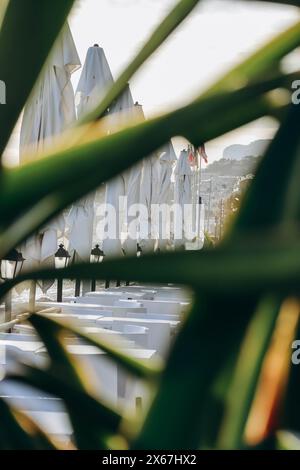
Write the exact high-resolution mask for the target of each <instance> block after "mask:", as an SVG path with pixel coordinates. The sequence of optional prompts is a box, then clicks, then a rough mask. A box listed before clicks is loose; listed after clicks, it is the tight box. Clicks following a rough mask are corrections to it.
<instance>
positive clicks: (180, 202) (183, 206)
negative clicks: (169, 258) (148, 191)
mask: <svg viewBox="0 0 300 470" xmlns="http://www.w3.org/2000/svg"><path fill="white" fill-rule="evenodd" d="M188 156H189V155H188V152H187V150H183V151H182V152H181V153H180V156H179V159H178V161H177V165H176V168H175V203H176V205H177V207H178V209H179V210H178V212H177V213H176V216H175V233H176V237H177V238H176V240H175V246H179V245H183V244H184V243H185V241H186V234H187V232H188V230H189V229H190V228H191V227H192V216H193V197H192V182H193V172H192V169H191V166H190V164H189V161H188ZM179 232H180V236H179ZM178 236H179V237H178Z"/></svg>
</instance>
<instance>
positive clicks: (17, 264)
mask: <svg viewBox="0 0 300 470" xmlns="http://www.w3.org/2000/svg"><path fill="white" fill-rule="evenodd" d="M24 261H25V260H24V258H23V255H22V253H20V252H18V251H17V250H12V251H11V252H10V253H9V255H8V256H7V257H6V258H4V259H3V260H2V261H1V277H2V279H14V278H15V277H17V276H18V275H19V274H20V272H21V271H22V267H23V264H24Z"/></svg>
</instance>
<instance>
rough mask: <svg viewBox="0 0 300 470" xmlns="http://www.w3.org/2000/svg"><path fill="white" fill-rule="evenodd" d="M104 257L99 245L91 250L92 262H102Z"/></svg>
mask: <svg viewBox="0 0 300 470" xmlns="http://www.w3.org/2000/svg"><path fill="white" fill-rule="evenodd" d="M103 259H104V253H103V251H102V250H101V249H100V247H99V245H96V246H95V248H93V250H92V251H91V256H90V261H91V263H102V261H103Z"/></svg>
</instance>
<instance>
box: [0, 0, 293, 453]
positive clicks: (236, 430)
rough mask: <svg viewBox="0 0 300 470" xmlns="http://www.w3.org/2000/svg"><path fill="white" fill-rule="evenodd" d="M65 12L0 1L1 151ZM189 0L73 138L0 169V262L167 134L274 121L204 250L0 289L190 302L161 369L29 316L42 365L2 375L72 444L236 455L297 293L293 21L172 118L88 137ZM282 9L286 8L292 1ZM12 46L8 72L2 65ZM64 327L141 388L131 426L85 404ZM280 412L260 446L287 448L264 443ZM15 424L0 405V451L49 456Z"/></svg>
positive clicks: (40, 440)
mask: <svg viewBox="0 0 300 470" xmlns="http://www.w3.org/2000/svg"><path fill="white" fill-rule="evenodd" d="M72 3H73V2H72V1H66V2H58V1H52V2H51V3H49V2H46V1H45V2H44V1H43V2H39V7H38V8H37V7H36V1H34V2H33V1H30V0H26V1H25V0H24V2H17V1H16V0H10V2H9V5H8V9H7V11H6V15H5V17H4V21H3V24H2V29H1V30H0V70H1V73H2V71H3V70H5V76H3V77H1V79H5V80H6V81H7V83H8V84H11V83H12V84H13V89H14V92H15V95H14V97H13V99H11V100H9V102H10V104H9V106H3V107H0V123H1V132H0V150H1V152H2V150H3V149H4V148H5V146H6V144H7V141H8V138H9V136H10V134H11V132H12V129H13V127H14V125H15V123H16V121H17V118H18V116H19V114H20V112H21V110H22V108H23V106H24V104H25V102H26V99H28V96H29V94H30V91H31V90H32V87H33V85H34V82H35V80H36V78H37V76H38V73H39V71H40V69H41V67H42V65H43V63H44V62H45V59H46V57H47V55H48V53H49V51H50V48H51V46H52V44H53V42H54V40H55V37H56V35H57V33H58V32H59V30H60V29H61V27H62V25H63V23H64V21H65V19H66V16H67V14H68V12H69V9H70V8H71V6H72ZM197 3H198V2H197V1H192V0H182V1H180V2H179V3H178V5H177V6H176V7H175V8H174V9H173V10H172V11H171V13H170V14H169V15H168V17H167V18H166V19H165V20H164V22H163V23H162V24H161V25H160V26H159V27H158V29H157V30H156V32H154V34H153V35H152V37H151V38H150V40H149V42H148V43H147V45H146V46H145V47H144V48H143V50H142V51H141V52H140V53H139V54H138V55H137V57H136V58H135V59H134V61H133V62H132V64H130V65H129V67H128V68H127V69H126V70H125V71H124V73H123V74H121V76H120V78H119V80H117V82H116V84H115V85H114V87H113V88H112V89H111V90H109V91H108V94H107V95H106V96H105V97H104V99H103V101H102V102H101V103H99V106H98V107H97V109H96V110H95V111H94V112H93V113H92V114H91V115H89V116H88V117H87V118H86V119H85V121H84V123H83V122H81V123H79V125H78V126H77V128H76V129H74V130H73V136H72V142H73V143H72V144H70V143H69V144H67V145H66V144H64V145H63V146H62V147H61V148H60V149H56V150H53V152H49V154H48V155H46V156H45V158H43V159H40V160H37V161H34V162H32V163H30V164H27V165H24V166H22V167H19V168H16V169H10V170H8V169H5V168H3V169H2V171H1V175H0V178H1V185H0V214H1V219H0V255H1V256H3V255H5V254H6V253H7V252H8V251H9V250H10V249H11V248H12V247H13V246H15V245H17V244H18V243H20V242H21V241H23V240H24V239H26V237H28V236H29V235H30V234H31V233H33V232H34V231H35V230H36V229H37V228H38V227H39V226H41V225H42V224H44V223H45V222H46V221H47V220H49V218H51V217H53V216H54V215H56V214H57V213H59V212H60V211H61V210H63V209H64V208H65V207H67V206H68V205H69V204H70V203H72V202H73V201H74V200H76V199H78V198H80V197H81V196H83V195H85V194H87V193H88V192H89V191H91V190H93V189H95V188H96V187H97V186H98V185H99V184H100V183H102V182H104V181H107V180H108V179H110V178H112V177H113V176H115V175H116V174H117V173H119V172H122V171H123V170H125V169H126V168H128V167H129V166H131V165H133V164H134V163H136V162H137V161H138V160H141V159H142V158H145V157H147V156H148V155H150V154H151V153H152V152H153V151H155V150H156V149H158V148H160V147H161V146H162V144H164V143H165V142H167V141H168V140H169V139H170V138H171V137H173V136H177V135H181V136H184V137H186V138H188V139H189V140H190V141H191V142H192V143H193V144H195V145H197V144H198V145H199V144H200V143H202V142H204V141H208V140H210V139H213V138H216V137H219V136H221V135H223V134H224V133H226V132H228V131H230V130H233V129H236V128H238V127H240V126H242V125H244V124H246V123H248V122H251V121H253V120H255V119H257V118H260V117H262V116H267V115H268V116H273V117H275V118H276V119H278V120H279V123H280V127H279V131H278V133H277V135H276V137H275V138H274V140H273V141H272V143H271V145H270V147H269V149H268V150H267V152H266V155H265V156H264V157H263V158H262V160H261V163H260V165H259V167H258V170H257V174H256V176H255V178H254V180H253V183H252V184H251V186H250V188H249V190H248V191H247V193H246V197H245V198H244V201H243V204H242V207H241V210H240V212H239V215H238V217H237V218H236V221H235V224H234V225H233V227H232V229H231V231H230V233H229V234H228V236H227V237H226V240H224V241H223V243H221V244H220V245H218V246H217V247H216V248H212V247H211V248H208V249H205V250H203V251H202V252H193V253H189V252H185V253H183V252H178V253H166V254H160V255H157V254H156V255H154V254H153V255H147V256H143V257H142V258H140V259H137V258H128V259H122V260H118V259H116V260H111V261H105V262H103V263H101V265H87V264H86V265H76V266H71V267H70V268H67V269H65V270H60V271H55V270H43V271H34V272H29V273H26V274H22V276H20V277H19V278H18V279H16V280H15V281H12V282H5V283H3V284H1V285H0V295H1V296H4V295H5V294H6V293H7V292H8V290H10V289H11V288H12V287H13V286H14V285H15V284H16V283H18V282H21V281H24V280H37V279H53V278H77V277H80V278H81V279H90V278H94V279H120V278H122V279H124V280H132V279H134V280H137V281H141V282H156V283H157V282H161V283H167V282H172V283H178V284H183V285H187V286H190V287H191V288H192V289H193V290H194V292H195V300H194V304H193V307H192V308H191V311H190V312H189V314H188V316H187V318H186V320H185V321H184V322H183V326H182V328H181V331H180V333H179V335H178V337H177V339H176V341H175V343H174V345H173V348H172V350H171V352H170V356H169V359H168V361H167V363H166V364H165V365H162V364H154V365H153V366H152V367H149V366H145V365H144V364H143V363H141V362H139V361H135V360H132V359H131V358H128V357H127V356H126V355H125V354H124V353H122V352H120V351H118V350H116V349H115V348H114V347H113V346H112V345H110V344H107V343H106V342H105V341H104V340H99V339H95V338H94V337H88V336H87V335H85V334H83V333H82V332H81V331H79V330H78V329H76V328H75V327H71V326H70V325H69V324H65V323H63V322H61V321H54V320H51V319H50V318H47V317H45V316H41V315H36V314H33V315H32V316H31V318H30V321H31V323H32V325H33V326H34V327H35V328H36V330H37V332H38V334H39V336H40V337H41V339H42V341H43V343H44V345H45V348H46V350H47V353H48V356H49V364H48V366H47V368H45V369H39V368H37V367H32V366H29V365H26V364H25V363H24V364H22V363H21V364H19V371H18V372H16V373H15V374H14V376H11V377H10V379H11V380H15V381H16V380H17V381H21V382H23V383H26V384H29V385H31V386H34V387H37V388H39V389H42V390H43V391H46V392H48V393H50V394H51V395H54V396H57V397H60V398H62V400H63V401H64V403H65V405H66V408H67V411H68V413H69V416H70V419H71V422H72V425H73V429H74V442H75V445H76V447H77V448H80V449H88V448H96V449H102V448H112V447H116V448H128V447H132V448H144V449H180V448H185V449H188V448H190V449H191V448H197V447H200V448H207V447H212V448H223V447H225V448H244V447H246V445H247V442H246V441H245V438H244V433H245V427H246V423H247V420H248V417H249V413H250V411H251V407H252V404H253V399H254V396H255V393H256V391H257V387H258V383H259V378H260V376H261V371H262V367H263V363H264V360H265V357H266V353H267V351H268V349H269V345H270V342H271V340H272V337H273V332H274V329H275V328H276V321H277V318H278V315H279V312H280V308H281V304H282V301H283V300H284V299H285V298H287V297H289V296H291V295H297V294H298V286H299V282H300V268H299V266H300V255H299V253H300V244H299V241H298V236H297V235H298V226H299V214H300V213H299V210H300V207H299V196H300V195H299V184H298V179H299V176H300V167H299V162H300V159H299V148H300V147H299V143H300V142H299V129H298V123H299V117H300V108H299V107H297V106H292V105H290V106H289V102H290V92H291V82H292V81H293V80H294V79H296V78H299V74H297V73H296V74H291V75H287V74H285V73H284V72H281V71H280V65H281V60H282V59H283V58H284V57H285V56H286V55H287V54H288V53H289V52H291V51H293V50H294V49H295V48H296V47H298V46H299V45H300V24H299V23H296V24H295V25H293V26H292V27H290V28H289V29H288V30H286V31H285V32H283V33H281V34H280V35H278V36H277V37H276V38H275V39H273V40H272V41H270V42H269V43H268V44H266V45H264V46H263V47H262V48H261V49H259V50H258V51H256V52H255V53H254V54H253V55H252V56H250V57H249V58H247V59H246V60H245V61H244V62H242V63H241V64H239V65H238V66H237V67H235V68H234V69H233V70H231V71H229V72H228V73H227V74H226V75H225V76H224V77H222V78H221V79H220V80H218V81H217V82H216V83H214V84H213V85H212V86H211V87H210V88H209V89H208V90H206V91H205V92H204V93H203V94H201V95H199V96H198V97H196V99H195V100H193V101H192V102H191V103H188V104H187V105H185V106H183V107H182V108H180V109H178V110H175V111H173V112H170V113H167V114H164V115H162V116H159V117H157V118H155V119H152V120H149V121H146V122H143V123H138V124H136V123H135V124H132V125H129V126H128V127H127V128H125V129H121V130H119V131H118V132H116V133H115V134H112V135H109V136H102V137H101V136H99V137H97V138H95V137H91V130H92V129H93V121H94V120H98V118H100V117H101V116H103V114H105V111H106V109H107V108H108V107H109V105H110V104H111V102H112V101H113V100H114V99H115V98H116V97H117V96H118V95H119V94H120V93H121V92H122V90H123V89H124V87H125V86H126V84H127V82H128V80H129V79H130V78H131V77H132V76H133V74H134V73H135V72H136V71H137V70H138V68H139V67H140V66H141V65H142V64H143V62H144V61H145V60H146V59H147V58H148V57H150V55H151V54H152V53H153V52H154V51H155V50H156V49H157V48H158V47H159V46H160V44H161V43H162V42H163V41H164V40H165V39H166V38H167V37H168V36H169V35H170V34H171V32H172V31H173V30H174V29H175V28H176V26H178V25H179V24H180V23H181V21H183V20H184V19H185V17H186V16H187V15H188V14H189V13H190V12H191V11H192V9H193V8H194V7H195V6H196V4H197ZM282 3H288V4H292V5H296V6H299V2H297V1H294V2H292V1H286V2H282ZM21 4H22V5H21ZM23 4H24V5H23ZM16 24H19V25H20V27H19V28H16V27H15V25H16ZM37 38H38V41H37ZM16 45H18V48H17V49H18V51H17V54H18V57H19V60H20V62H18V61H17V60H16V61H15V62H13V63H12V62H10V63H9V60H8V59H9V57H10V55H11V54H12V51H13V50H14V47H15V46H16ZM25 50H26V51H27V50H29V51H30V61H31V63H30V66H26V67H24V57H23V54H24V51H25ZM27 57H28V54H27ZM3 73H4V72H3ZM224 110H226V112H224ZM74 137H76V138H74ZM74 142H76V143H75V144H74ZM70 167H71V168H72V171H71V172H70V171H69V169H70ZM99 168H101V171H99ZM62 188H63V189H62ZM266 188H268V190H267V191H266ZM275 293H276V294H275ZM66 331H67V332H68V334H75V335H77V336H79V337H80V338H84V339H85V341H88V342H89V343H90V344H92V345H93V346H96V347H98V348H100V349H102V350H104V351H105V352H106V353H107V354H108V355H109V356H110V357H111V360H113V361H115V362H116V363H117V364H118V365H119V366H120V367H122V368H124V370H126V371H127V372H129V373H130V374H132V375H133V376H135V377H137V378H139V379H142V380H144V381H145V383H148V385H149V388H150V389H151V390H152V392H153V397H154V398H153V403H152V405H151V407H150V409H149V411H148V412H147V413H146V416H145V417H140V422H137V420H136V417H131V416H126V417H125V416H122V415H121V413H120V412H119V411H118V410H115V409H113V407H112V406H111V405H110V404H109V403H105V402H104V400H102V399H101V398H99V396H97V393H96V392H97V391H96V390H95V389H94V388H93V384H92V383H91V380H90V376H89V374H88V373H85V372H86V371H85V370H83V368H82V367H81V365H80V363H79V362H78V361H77V360H76V359H74V357H73V356H72V355H71V354H69V352H68V349H67V347H66V343H65V339H64V338H65V335H66ZM291 377H292V378H293V374H292V376H291ZM298 391H299V381H297V380H292V381H291V382H290V384H289V387H288V394H289V397H291V398H293V400H292V399H291V401H290V403H295V397H296V396H297V394H298ZM285 409H286V413H285V419H284V420H280V419H279V418H278V420H277V428H276V429H272V432H271V433H270V435H268V436H267V437H268V443H271V444H270V445H272V446H275V445H278V446H279V447H281V448H286V447H289V446H295V445H296V444H295V440H294V439H293V438H292V437H291V435H290V434H289V433H285V434H284V433H281V434H280V433H278V434H277V435H276V436H277V437H276V436H275V434H276V431H277V429H280V427H281V425H283V426H284V427H285V429H290V426H291V425H292V426H293V430H294V431H299V427H300V422H299V421H298V420H297V421H296V422H295V420H293V422H292V420H291V417H293V410H291V409H290V408H289V407H285ZM298 411H299V410H298V409H297V416H298ZM16 416H17V415H16V413H15V410H12V409H11V408H10V407H9V406H8V405H7V404H6V403H4V402H1V403H0V419H1V423H3V424H4V425H5V429H6V432H5V433H1V432H0V447H1V448H13V449H17V448H22V449H23V448H28V449H32V448H53V446H54V445H55V444H53V443H52V442H51V441H50V439H48V438H47V436H44V435H43V434H42V432H41V431H40V430H39V429H37V428H36V427H35V428H34V425H33V424H32V423H31V424H30V423H29V421H27V426H24V422H25V421H26V419H27V418H26V417H23V421H22V420H21V419H20V416H19V415H18V417H17V418H16ZM21 421H22V422H21ZM22 423H23V424H22ZM28 423H29V424H30V425H29V424H28Z"/></svg>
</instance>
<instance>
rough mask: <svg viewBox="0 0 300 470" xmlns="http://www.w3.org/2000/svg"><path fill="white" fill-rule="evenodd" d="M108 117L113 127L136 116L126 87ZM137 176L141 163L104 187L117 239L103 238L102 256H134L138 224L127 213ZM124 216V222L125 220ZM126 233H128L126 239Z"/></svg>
mask: <svg viewBox="0 0 300 470" xmlns="http://www.w3.org/2000/svg"><path fill="white" fill-rule="evenodd" d="M110 113H111V114H112V119H113V121H114V124H115V125H118V124H122V123H123V122H126V121H127V120H128V119H130V118H133V117H135V116H136V108H135V106H134V102H133V98H132V95H131V91H130V88H129V85H127V87H126V88H125V90H124V92H123V93H122V95H121V96H120V97H119V98H118V100H117V101H116V103H115V104H114V105H113V106H112V107H111V109H110ZM141 172H142V163H138V164H136V165H134V166H133V167H132V168H130V169H129V170H128V171H126V172H125V173H123V174H122V175H118V176H117V177H116V178H114V179H112V180H111V181H109V182H108V183H107V186H106V196H105V202H106V204H110V205H112V206H113V207H114V208H115V211H116V215H117V234H116V235H117V237H116V238H115V239H112V238H106V239H105V240H104V242H103V250H104V253H105V255H106V256H117V255H118V256H119V255H121V254H122V249H124V251H125V254H134V253H136V250H137V241H138V228H139V220H138V214H131V213H130V209H131V210H132V209H134V207H133V205H135V204H138V203H139V202H140V183H141ZM122 197H126V198H127V207H126V206H124V199H121V200H120V198H122ZM127 209H128V211H129V214H128V212H127ZM126 214H127V220H126V218H125V215H126ZM108 223H109V221H108ZM120 229H121V230H122V233H123V237H122V235H121V234H120ZM128 230H130V236H129V232H128ZM122 238H123V239H122Z"/></svg>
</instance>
